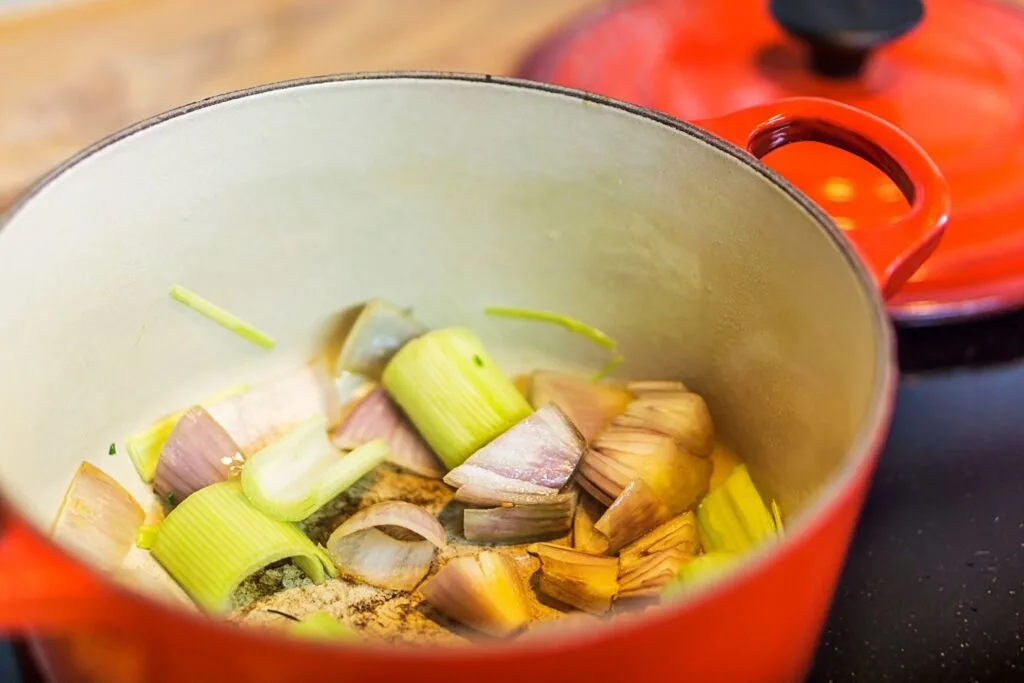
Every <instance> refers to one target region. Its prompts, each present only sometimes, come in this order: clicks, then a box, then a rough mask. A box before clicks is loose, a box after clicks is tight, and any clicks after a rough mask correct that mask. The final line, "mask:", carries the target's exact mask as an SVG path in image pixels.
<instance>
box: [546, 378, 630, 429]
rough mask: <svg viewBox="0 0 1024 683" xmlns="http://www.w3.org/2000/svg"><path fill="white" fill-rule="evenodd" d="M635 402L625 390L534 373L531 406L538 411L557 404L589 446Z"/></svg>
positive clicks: (580, 380)
mask: <svg viewBox="0 0 1024 683" xmlns="http://www.w3.org/2000/svg"><path fill="white" fill-rule="evenodd" d="M632 400H633V396H632V394H630V393H629V392H627V391H625V390H624V389H621V388H619V387H616V386H613V385H608V384H597V383H595V382H592V381H591V380H589V379H587V378H586V377H579V376H577V375H572V374H568V373H564V372H551V371H539V372H535V373H534V374H533V381H532V384H531V390H530V404H531V405H532V406H533V407H534V408H535V409H538V408H542V407H544V406H546V405H548V404H549V403H554V404H555V405H557V406H558V407H559V408H561V409H562V411H563V412H564V413H565V414H566V416H568V418H569V420H571V421H572V423H573V424H574V425H576V428H577V429H579V431H580V433H581V434H582V435H583V438H585V439H586V440H587V442H588V443H589V442H591V441H593V440H594V439H595V438H596V437H597V436H598V435H599V434H600V433H601V432H603V431H604V430H605V429H606V428H607V427H608V426H609V425H610V424H611V423H612V420H613V419H615V417H617V416H618V415H620V414H621V413H623V412H624V411H625V410H626V407H627V406H628V405H629V403H630V401H632Z"/></svg>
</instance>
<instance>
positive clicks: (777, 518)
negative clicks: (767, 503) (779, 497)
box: [772, 499, 786, 537]
mask: <svg viewBox="0 0 1024 683" xmlns="http://www.w3.org/2000/svg"><path fill="white" fill-rule="evenodd" d="M772 521H773V522H775V531H776V532H778V534H779V536H780V537H781V536H782V535H783V534H785V533H786V530H785V528H784V527H783V526H782V508H780V507H779V504H778V502H777V501H776V500H774V499H772Z"/></svg>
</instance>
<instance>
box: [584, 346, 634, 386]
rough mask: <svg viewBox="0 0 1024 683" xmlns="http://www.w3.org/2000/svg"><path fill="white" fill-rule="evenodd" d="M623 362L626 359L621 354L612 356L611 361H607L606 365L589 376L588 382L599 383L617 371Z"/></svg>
mask: <svg viewBox="0 0 1024 683" xmlns="http://www.w3.org/2000/svg"><path fill="white" fill-rule="evenodd" d="M625 362H626V357H625V356H623V355H622V354H621V353H617V354H615V355H614V356H612V358H611V360H609V361H608V362H607V363H605V364H604V365H602V366H601V367H600V368H598V370H597V372H595V373H594V374H593V375H592V376H591V378H590V381H591V382H600V381H601V380H603V379H604V378H605V377H607V376H608V375H610V374H612V373H613V372H615V371H616V370H617V369H618V367H619V366H620V365H622V364H623V363H625Z"/></svg>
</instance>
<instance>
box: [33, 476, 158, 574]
mask: <svg viewBox="0 0 1024 683" xmlns="http://www.w3.org/2000/svg"><path fill="white" fill-rule="evenodd" d="M145 517H146V513H145V512H144V511H143V510H142V507H141V506H140V505H139V504H138V502H136V500H135V499H134V498H133V497H132V495H131V494H130V493H128V492H127V491H126V490H125V489H124V487H122V486H121V485H120V484H118V483H117V482H116V481H114V480H113V479H112V478H111V477H109V476H108V475H107V474H106V473H104V472H103V471H102V470H100V469H99V468H98V467H96V466H94V465H92V464H91V463H88V462H83V463H82V464H81V465H80V466H79V467H78V471H77V472H75V476H74V478H73V479H72V480H71V484H70V485H69V486H68V490H67V492H66V493H65V494H64V500H63V501H62V502H61V505H60V510H58V511H57V518H56V520H55V521H54V523H53V528H52V529H51V531H50V535H51V536H52V537H53V539H54V541H56V542H57V543H58V545H61V546H63V547H64V548H66V549H68V550H69V551H71V552H72V554H74V555H77V556H79V557H80V558H82V559H84V560H86V561H88V562H89V563H91V564H93V565H95V566H97V567H99V568H100V569H105V570H107V571H114V570H116V569H117V568H118V567H119V566H120V565H121V563H122V562H123V561H124V558H125V556H127V555H128V551H129V550H131V547H132V544H133V543H134V541H135V531H136V529H138V528H139V526H141V525H142V522H143V520H144V519H145Z"/></svg>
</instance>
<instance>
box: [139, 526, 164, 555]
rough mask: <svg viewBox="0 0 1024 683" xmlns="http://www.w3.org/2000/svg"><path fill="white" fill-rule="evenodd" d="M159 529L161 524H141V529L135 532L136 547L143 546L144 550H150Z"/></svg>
mask: <svg viewBox="0 0 1024 683" xmlns="http://www.w3.org/2000/svg"><path fill="white" fill-rule="evenodd" d="M158 530H159V526H155V525H154V526H140V527H139V530H138V531H137V532H135V547H136V548H141V549H142V550H149V549H150V548H152V547H153V539H154V538H156V532H157V531H158Z"/></svg>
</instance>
